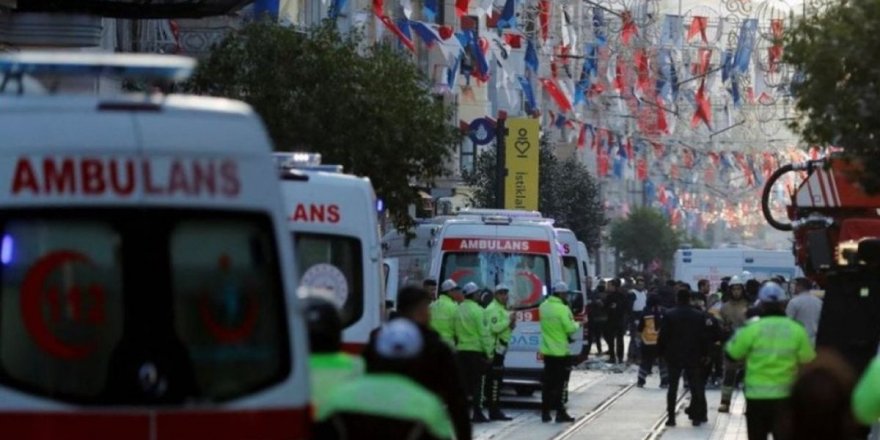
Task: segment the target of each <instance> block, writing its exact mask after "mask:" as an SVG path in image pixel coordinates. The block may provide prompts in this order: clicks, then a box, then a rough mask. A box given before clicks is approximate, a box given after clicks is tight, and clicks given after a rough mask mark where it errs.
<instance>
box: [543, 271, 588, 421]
mask: <svg viewBox="0 0 880 440" xmlns="http://www.w3.org/2000/svg"><path fill="white" fill-rule="evenodd" d="M566 295H568V284H566V283H564V282H558V283H556V284H555V285H553V294H552V295H550V296H549V297H547V299H546V300H545V301H544V302H543V303H542V304H541V307H540V309H539V314H540V320H541V347H540V352H541V355H542V356H543V357H544V378H543V382H544V389H543V391H542V393H541V420H542V421H544V422H549V421H550V420H552V417H551V416H550V411H551V410H556V421H557V422H572V421H574V418H573V417H571V416H570V415H568V413H567V412H566V411H565V406H564V404H563V394H564V392H565V388H566V386H567V385H566V384H567V383H568V376H569V375H570V374H571V357H570V356H569V351H568V345H569V344H570V343H571V338H572V336H573V335H574V334H575V332H577V331H578V330H579V326H578V324H577V322H575V320H574V315H573V314H572V313H571V309H570V308H569V307H568V305H567V304H566V303H565V300H564V298H565V296H566Z"/></svg>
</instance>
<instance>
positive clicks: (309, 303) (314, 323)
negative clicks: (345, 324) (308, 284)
mask: <svg viewBox="0 0 880 440" xmlns="http://www.w3.org/2000/svg"><path fill="white" fill-rule="evenodd" d="M305 318H306V325H307V326H308V331H309V345H310V346H311V350H312V352H315V353H333V352H337V351H339V350H340V348H341V347H342V317H341V316H339V309H337V308H336V305H335V304H333V303H332V302H330V300H328V299H325V298H317V297H308V298H306V299H305Z"/></svg>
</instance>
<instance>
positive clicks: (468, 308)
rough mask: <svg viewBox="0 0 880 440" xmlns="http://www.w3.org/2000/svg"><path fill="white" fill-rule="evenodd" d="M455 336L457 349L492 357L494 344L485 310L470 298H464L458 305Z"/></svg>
mask: <svg viewBox="0 0 880 440" xmlns="http://www.w3.org/2000/svg"><path fill="white" fill-rule="evenodd" d="M455 336H456V337H457V338H458V344H457V345H456V346H455V348H456V349H457V350H458V351H479V352H480V353H485V354H486V356H488V357H492V353H493V350H494V345H493V344H492V336H491V335H489V327H488V326H487V325H486V315H485V310H484V309H483V308H482V307H480V305H479V304H477V302H476V301H474V300H472V299H466V300H464V301H462V302H461V304H459V305H458V313H456V315H455Z"/></svg>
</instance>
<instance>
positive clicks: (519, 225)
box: [430, 209, 583, 394]
mask: <svg viewBox="0 0 880 440" xmlns="http://www.w3.org/2000/svg"><path fill="white" fill-rule="evenodd" d="M436 243H437V245H436V246H434V248H433V249H434V251H433V254H432V258H431V271H430V274H431V276H432V277H433V278H436V279H437V280H440V281H442V280H445V279H449V278H451V279H453V280H455V281H456V282H457V283H458V284H459V285H463V284H465V283H467V282H471V281H472V282H474V283H476V284H477V286H479V287H480V288H481V289H484V290H486V291H491V290H492V289H493V288H494V287H495V285H497V284H499V283H504V284H507V285H509V286H511V291H510V304H508V306H509V307H510V309H511V310H512V311H514V313H515V316H516V320H517V325H516V328H515V329H514V331H513V335H512V336H511V341H510V346H509V349H508V352H507V356H506V359H505V364H504V365H505V378H504V380H505V382H506V383H509V384H512V385H514V386H515V387H516V389H517V392H520V393H522V394H528V393H530V392H531V391H533V390H536V389H538V388H540V380H541V374H542V371H543V367H544V365H543V359H542V357H541V355H540V353H539V352H538V348H539V346H540V335H541V330H540V324H539V315H538V307H539V306H540V304H541V301H543V300H544V298H545V297H546V296H547V295H548V293H549V292H550V289H551V288H552V285H553V283H555V282H558V281H561V280H562V279H563V275H562V262H561V253H560V250H559V249H560V246H559V243H558V242H557V241H556V233H555V232H554V230H553V221H552V220H549V219H544V218H542V217H541V214H540V213H537V212H524V211H512V210H483V209H466V210H463V211H462V212H460V213H459V215H458V218H456V219H450V220H447V221H446V222H445V223H443V225H442V226H441V228H440V231H439V232H438V233H437V236H436ZM582 336H583V335H582V334H578V335H577V340H576V341H575V342H573V343H572V344H571V350H572V353H580V351H581V349H582V345H583V341H582Z"/></svg>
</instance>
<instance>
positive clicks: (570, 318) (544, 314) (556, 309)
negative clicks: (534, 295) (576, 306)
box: [538, 295, 579, 356]
mask: <svg viewBox="0 0 880 440" xmlns="http://www.w3.org/2000/svg"><path fill="white" fill-rule="evenodd" d="M538 310H539V314H540V315H541V347H540V351H541V354H543V355H545V356H567V355H568V344H569V342H568V338H569V337H570V336H571V335H573V334H574V332H576V331H577V329H578V327H579V326H578V324H577V322H575V320H574V315H572V313H571V309H570V308H568V306H567V305H565V303H564V302H562V299H560V298H559V297H557V296H555V295H553V296H550V297H549V298H547V299H546V300H545V301H544V302H543V303H542V304H541V307H540V308H539V309H538Z"/></svg>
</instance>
